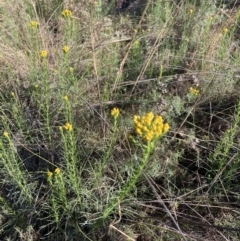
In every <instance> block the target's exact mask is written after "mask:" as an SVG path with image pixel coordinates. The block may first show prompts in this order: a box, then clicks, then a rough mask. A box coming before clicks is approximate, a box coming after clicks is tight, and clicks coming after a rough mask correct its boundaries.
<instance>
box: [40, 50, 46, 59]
mask: <svg viewBox="0 0 240 241" xmlns="http://www.w3.org/2000/svg"><path fill="white" fill-rule="evenodd" d="M39 55H40V57H41V58H46V57H47V55H48V52H47V50H41V51H40V52H39Z"/></svg>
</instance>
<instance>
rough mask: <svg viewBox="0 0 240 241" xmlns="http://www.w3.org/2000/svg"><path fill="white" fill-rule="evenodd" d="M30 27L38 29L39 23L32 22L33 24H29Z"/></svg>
mask: <svg viewBox="0 0 240 241" xmlns="http://www.w3.org/2000/svg"><path fill="white" fill-rule="evenodd" d="M29 25H30V27H31V28H37V26H38V22H37V21H31V22H30V23H29Z"/></svg>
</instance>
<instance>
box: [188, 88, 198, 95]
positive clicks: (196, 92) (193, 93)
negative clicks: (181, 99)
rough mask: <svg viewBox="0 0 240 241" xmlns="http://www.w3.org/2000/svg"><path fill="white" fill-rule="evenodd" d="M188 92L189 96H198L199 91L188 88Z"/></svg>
mask: <svg viewBox="0 0 240 241" xmlns="http://www.w3.org/2000/svg"><path fill="white" fill-rule="evenodd" d="M189 92H190V94H192V95H198V94H199V90H197V89H195V88H193V87H190V88H189Z"/></svg>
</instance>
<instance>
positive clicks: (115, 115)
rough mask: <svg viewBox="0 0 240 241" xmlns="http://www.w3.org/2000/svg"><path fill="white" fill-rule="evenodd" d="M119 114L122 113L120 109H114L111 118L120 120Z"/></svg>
mask: <svg viewBox="0 0 240 241" xmlns="http://www.w3.org/2000/svg"><path fill="white" fill-rule="evenodd" d="M119 113H120V111H119V109H118V108H113V109H112V110H111V116H113V118H114V119H117V118H118V116H119Z"/></svg>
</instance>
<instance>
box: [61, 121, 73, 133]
mask: <svg viewBox="0 0 240 241" xmlns="http://www.w3.org/2000/svg"><path fill="white" fill-rule="evenodd" d="M63 128H64V129H65V130H67V131H72V125H71V124H70V123H69V122H67V123H66V124H65V125H64V126H63Z"/></svg>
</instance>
